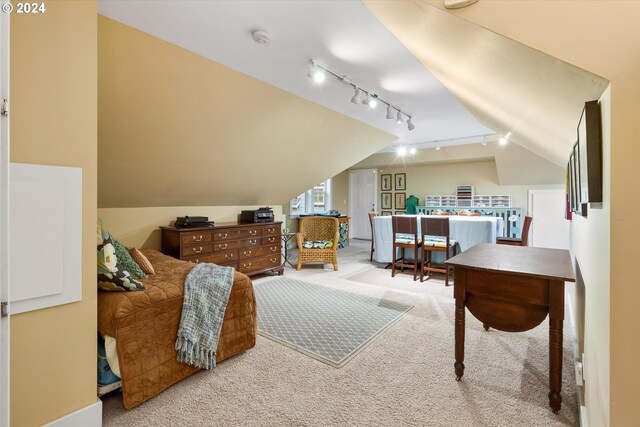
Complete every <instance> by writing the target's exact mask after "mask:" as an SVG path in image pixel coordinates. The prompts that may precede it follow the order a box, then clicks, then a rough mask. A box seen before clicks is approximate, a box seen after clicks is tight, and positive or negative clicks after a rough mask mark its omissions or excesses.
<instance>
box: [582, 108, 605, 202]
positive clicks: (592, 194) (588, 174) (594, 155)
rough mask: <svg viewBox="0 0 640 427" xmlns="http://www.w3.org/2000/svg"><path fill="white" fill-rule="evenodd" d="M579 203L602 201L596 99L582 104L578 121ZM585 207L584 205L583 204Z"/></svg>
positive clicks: (599, 119) (599, 136)
mask: <svg viewBox="0 0 640 427" xmlns="http://www.w3.org/2000/svg"><path fill="white" fill-rule="evenodd" d="M578 145H579V152H580V157H579V163H580V168H579V170H578V171H577V172H578V174H579V176H580V193H579V196H580V203H582V204H585V205H586V204H587V203H601V202H602V129H601V118H600V105H599V104H598V101H589V102H586V103H585V104H584V109H583V110H582V116H580V122H579V123H578ZM585 209H586V206H585Z"/></svg>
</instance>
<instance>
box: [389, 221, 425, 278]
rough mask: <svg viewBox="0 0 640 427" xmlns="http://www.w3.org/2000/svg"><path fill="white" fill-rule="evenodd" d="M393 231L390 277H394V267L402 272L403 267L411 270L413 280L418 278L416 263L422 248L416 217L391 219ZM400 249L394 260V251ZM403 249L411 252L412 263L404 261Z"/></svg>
mask: <svg viewBox="0 0 640 427" xmlns="http://www.w3.org/2000/svg"><path fill="white" fill-rule="evenodd" d="M391 224H392V229H393V257H392V261H391V277H395V275H396V267H400V268H401V271H404V268H405V267H411V268H413V280H416V279H417V277H418V262H419V258H420V252H419V249H420V248H421V247H422V242H421V241H420V236H418V221H417V219H416V217H411V216H396V215H393V216H392V217H391ZM398 248H399V249H400V253H401V256H400V258H396V252H397V251H396V249H398ZM405 249H412V250H413V263H412V264H411V263H409V262H408V261H407V260H406V259H405Z"/></svg>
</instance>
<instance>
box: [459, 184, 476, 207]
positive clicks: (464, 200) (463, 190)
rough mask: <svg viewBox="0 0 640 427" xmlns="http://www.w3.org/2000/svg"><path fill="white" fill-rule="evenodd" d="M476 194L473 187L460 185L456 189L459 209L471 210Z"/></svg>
mask: <svg viewBox="0 0 640 427" xmlns="http://www.w3.org/2000/svg"><path fill="white" fill-rule="evenodd" d="M474 193H475V190H474V187H473V185H458V186H457V187H456V196H457V198H458V205H457V206H458V207H459V208H470V207H471V204H472V201H473V195H474Z"/></svg>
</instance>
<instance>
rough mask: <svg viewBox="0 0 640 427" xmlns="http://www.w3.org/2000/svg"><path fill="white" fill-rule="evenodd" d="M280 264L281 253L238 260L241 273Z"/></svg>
mask: <svg viewBox="0 0 640 427" xmlns="http://www.w3.org/2000/svg"><path fill="white" fill-rule="evenodd" d="M279 266H280V255H279V254H278V255H272V256H267V257H262V258H256V259H250V260H246V261H240V262H238V271H239V272H241V273H247V272H252V271H256V270H264V269H268V268H271V267H279Z"/></svg>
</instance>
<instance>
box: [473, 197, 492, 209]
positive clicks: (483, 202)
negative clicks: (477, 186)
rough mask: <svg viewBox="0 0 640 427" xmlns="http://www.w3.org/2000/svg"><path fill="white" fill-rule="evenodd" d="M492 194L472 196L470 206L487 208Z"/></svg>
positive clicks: (489, 205)
mask: <svg viewBox="0 0 640 427" xmlns="http://www.w3.org/2000/svg"><path fill="white" fill-rule="evenodd" d="M491 197H492V196H473V199H472V206H473V207H474V208H488V207H491V206H492V204H491Z"/></svg>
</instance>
